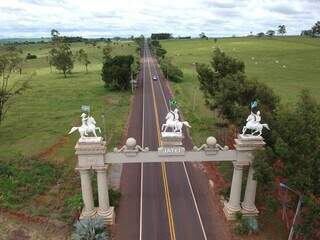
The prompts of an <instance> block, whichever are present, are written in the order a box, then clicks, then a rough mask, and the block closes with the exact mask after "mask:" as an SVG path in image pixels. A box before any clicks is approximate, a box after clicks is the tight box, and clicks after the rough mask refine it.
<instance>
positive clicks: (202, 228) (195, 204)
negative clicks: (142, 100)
mask: <svg viewBox="0 0 320 240" xmlns="http://www.w3.org/2000/svg"><path fill="white" fill-rule="evenodd" d="M153 68H154V70H155V71H156V74H157V77H158V81H159V84H160V89H161V92H162V96H163V100H164V102H165V106H166V108H167V111H169V108H168V105H167V100H166V97H165V95H164V91H163V88H162V84H161V82H160V78H159V74H158V69H157V68H156V67H155V63H153ZM182 164H183V168H184V171H185V174H186V177H187V181H188V185H189V188H190V192H191V196H192V199H193V202H194V206H195V208H196V211H197V215H198V219H199V223H200V226H201V230H202V234H203V237H204V239H205V240H207V234H206V232H205V229H204V227H203V223H202V219H201V216H200V212H199V208H198V204H197V201H196V199H195V196H194V192H193V188H192V186H191V182H190V177H189V174H188V171H187V168H186V164H185V162H182Z"/></svg>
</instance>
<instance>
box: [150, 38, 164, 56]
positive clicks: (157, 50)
mask: <svg viewBox="0 0 320 240" xmlns="http://www.w3.org/2000/svg"><path fill="white" fill-rule="evenodd" d="M150 47H151V50H152V51H153V53H154V54H155V55H156V56H157V58H158V59H163V58H164V57H165V55H166V53H167V51H166V50H165V49H164V48H162V46H161V44H160V42H159V41H158V40H151V42H150Z"/></svg>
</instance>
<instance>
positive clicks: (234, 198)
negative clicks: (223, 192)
mask: <svg viewBox="0 0 320 240" xmlns="http://www.w3.org/2000/svg"><path fill="white" fill-rule="evenodd" d="M233 167H234V169H233V177H232V183H231V191H230V198H229V202H225V204H224V208H223V211H224V213H225V215H226V217H227V219H228V220H232V219H234V218H235V213H237V212H240V210H241V206H240V197H241V186H242V171H243V165H239V164H237V163H233Z"/></svg>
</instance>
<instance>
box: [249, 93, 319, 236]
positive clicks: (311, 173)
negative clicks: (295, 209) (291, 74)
mask: <svg viewBox="0 0 320 240" xmlns="http://www.w3.org/2000/svg"><path fill="white" fill-rule="evenodd" d="M274 116H275V121H274V124H273V126H272V128H271V135H272V136H274V138H275V139H274V140H275V141H274V142H273V143H271V144H270V143H269V144H268V149H267V151H265V152H264V153H263V152H260V153H259V154H257V155H256V157H255V160H254V168H255V172H256V173H255V178H256V179H257V180H258V181H259V183H260V185H270V184H272V183H273V181H274V177H279V178H281V179H284V180H285V181H286V183H287V184H288V185H289V186H290V187H291V188H292V189H294V190H296V191H298V192H300V193H301V194H302V195H304V209H303V211H302V216H303V217H302V218H301V221H299V224H300V226H299V228H298V229H299V231H300V233H301V234H302V235H303V236H304V237H305V238H304V239H317V237H316V236H317V234H319V232H317V231H318V230H319V227H320V215H319V213H320V205H319V202H320V180H319V175H320V161H319V158H320V149H319V146H320V137H319V136H320V104H319V103H317V102H316V100H315V99H313V98H312V97H311V95H310V93H309V92H308V91H306V90H304V91H302V93H301V95H300V98H299V101H298V103H297V104H296V106H295V108H294V109H292V108H288V107H281V108H278V109H277V111H276V112H275V113H274ZM298 146H301V147H298ZM318 236H319V235H318Z"/></svg>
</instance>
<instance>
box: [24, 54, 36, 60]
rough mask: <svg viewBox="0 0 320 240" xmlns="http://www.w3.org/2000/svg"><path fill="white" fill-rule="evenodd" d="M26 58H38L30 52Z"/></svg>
mask: <svg viewBox="0 0 320 240" xmlns="http://www.w3.org/2000/svg"><path fill="white" fill-rule="evenodd" d="M26 59H27V60H29V59H37V55H34V54H31V53H28V54H27V56H26Z"/></svg>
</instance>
